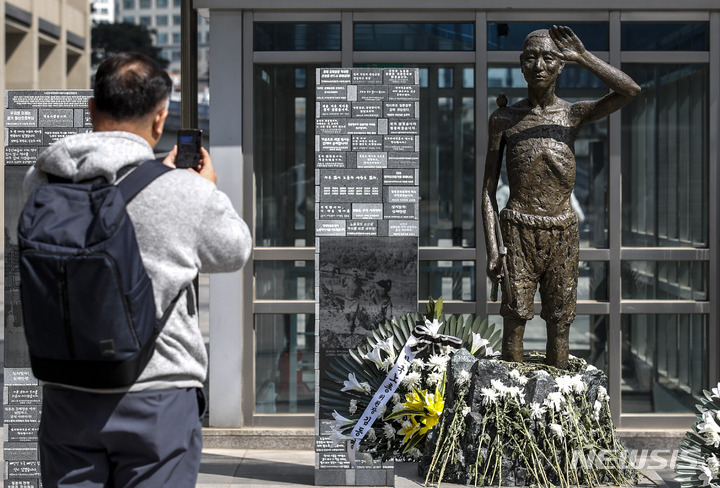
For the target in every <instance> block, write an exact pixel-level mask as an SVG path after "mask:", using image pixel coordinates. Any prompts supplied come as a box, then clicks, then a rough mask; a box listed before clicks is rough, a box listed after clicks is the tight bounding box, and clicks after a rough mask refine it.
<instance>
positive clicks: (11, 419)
mask: <svg viewBox="0 0 720 488" xmlns="http://www.w3.org/2000/svg"><path fill="white" fill-rule="evenodd" d="M3 420H4V421H5V423H6V424H27V423H30V422H40V405H5V407H4V417H3Z"/></svg>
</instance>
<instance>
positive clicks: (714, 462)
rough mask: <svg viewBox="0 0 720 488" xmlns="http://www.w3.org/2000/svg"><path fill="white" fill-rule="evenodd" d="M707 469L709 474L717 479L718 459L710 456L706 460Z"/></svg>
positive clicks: (719, 469)
mask: <svg viewBox="0 0 720 488" xmlns="http://www.w3.org/2000/svg"><path fill="white" fill-rule="evenodd" d="M707 463H708V468H710V472H711V473H712V475H713V478H717V477H718V475H719V474H720V459H718V458H717V457H716V456H715V454H713V455H712V456H710V457H709V458H708V459H707Z"/></svg>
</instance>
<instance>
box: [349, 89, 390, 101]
mask: <svg viewBox="0 0 720 488" xmlns="http://www.w3.org/2000/svg"><path fill="white" fill-rule="evenodd" d="M357 99H358V101H359V102H373V101H375V102H377V101H383V100H387V99H388V87H387V86H383V85H381V86H358V87H357Z"/></svg>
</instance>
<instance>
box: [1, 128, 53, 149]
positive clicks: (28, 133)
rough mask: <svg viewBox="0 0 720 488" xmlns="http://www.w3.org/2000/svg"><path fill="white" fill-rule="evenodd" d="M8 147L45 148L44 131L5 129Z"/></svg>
mask: <svg viewBox="0 0 720 488" xmlns="http://www.w3.org/2000/svg"><path fill="white" fill-rule="evenodd" d="M5 134H6V136H7V137H6V138H5V145H6V146H44V145H45V144H43V130H42V129H40V128H27V129H12V128H10V129H5Z"/></svg>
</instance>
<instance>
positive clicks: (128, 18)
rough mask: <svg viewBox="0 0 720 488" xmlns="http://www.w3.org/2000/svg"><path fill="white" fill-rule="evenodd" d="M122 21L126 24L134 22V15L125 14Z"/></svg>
mask: <svg viewBox="0 0 720 488" xmlns="http://www.w3.org/2000/svg"><path fill="white" fill-rule="evenodd" d="M123 22H125V23H126V24H134V23H135V17H134V16H132V15H127V16H125V17H123Z"/></svg>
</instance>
